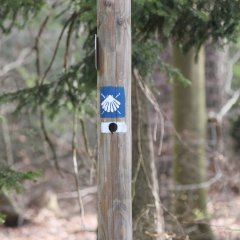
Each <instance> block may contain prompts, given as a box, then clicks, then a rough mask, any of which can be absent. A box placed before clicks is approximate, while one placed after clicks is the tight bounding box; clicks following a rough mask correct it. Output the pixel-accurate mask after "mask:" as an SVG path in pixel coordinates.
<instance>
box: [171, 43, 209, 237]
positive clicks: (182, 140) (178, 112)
mask: <svg viewBox="0 0 240 240" xmlns="http://www.w3.org/2000/svg"><path fill="white" fill-rule="evenodd" d="M195 55H196V52H195V50H194V49H191V50H190V51H189V52H188V53H187V54H185V55H183V54H182V53H181V51H180V50H179V49H178V48H177V47H174V50H173V62H174V65H175V67H177V68H178V69H180V70H181V72H182V73H183V74H184V75H185V77H187V78H188V79H189V80H190V81H191V86H183V84H181V83H180V82H179V81H177V79H176V81H175V83H174V86H173V108H174V126H175V129H176V131H177V133H178V136H176V135H175V138H174V163H173V179H174V184H175V186H176V187H177V186H186V185H189V184H195V186H196V189H194V190H190V189H187V190H185V189H184V190H183V188H182V190H181V188H179V189H178V191H175V192H174V196H173V207H174V213H175V214H176V217H177V218H178V221H179V222H180V224H181V225H182V227H183V230H184V232H185V234H186V235H188V236H189V237H190V239H191V240H212V239H214V237H213V234H212V231H211V228H210V225H209V220H208V217H207V207H206V201H207V193H206V190H205V189H203V188H201V187H200V186H199V187H198V184H200V183H202V182H204V181H205V179H206V159H205V141H206V140H205V138H206V120H207V118H206V106H205V77H204V74H205V73H204V52H203V49H201V50H200V52H199V55H198V58H197V60H196V58H195V57H196V56H195ZM183 239H185V238H183Z"/></svg>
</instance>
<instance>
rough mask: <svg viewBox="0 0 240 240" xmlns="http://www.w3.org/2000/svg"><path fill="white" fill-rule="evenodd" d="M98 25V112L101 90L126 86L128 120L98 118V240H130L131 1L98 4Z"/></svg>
mask: <svg viewBox="0 0 240 240" xmlns="http://www.w3.org/2000/svg"><path fill="white" fill-rule="evenodd" d="M97 25H98V39H99V42H98V43H99V51H98V53H99V56H98V60H99V65H98V66H99V69H98V109H100V108H99V89H100V87H102V86H123V87H124V88H125V96H126V117H125V118H121V119H117V118H113V119H100V112H99V114H98V133H99V134H98V136H99V137H98V224H99V225H98V240H131V239H132V206H131V205H132V201H131V155H132V149H131V142H132V141H131V1H130V0H122V1H119V0H98V19H97ZM98 111H100V110H98ZM104 121H112V122H115V121H124V122H126V124H127V126H128V131H127V133H113V134H103V133H100V124H101V122H104Z"/></svg>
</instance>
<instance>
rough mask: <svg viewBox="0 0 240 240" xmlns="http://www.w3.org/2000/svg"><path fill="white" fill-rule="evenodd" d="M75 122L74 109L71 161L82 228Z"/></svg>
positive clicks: (76, 117) (82, 210) (82, 217)
mask: <svg viewBox="0 0 240 240" xmlns="http://www.w3.org/2000/svg"><path fill="white" fill-rule="evenodd" d="M77 120H78V111H77V109H75V110H74V115H73V136H72V160H73V167H74V176H75V182H76V186H77V194H78V203H79V207H80V211H81V221H82V225H83V226H84V206H83V201H82V197H81V191H80V181H79V172H78V162H77V125H78V124H77Z"/></svg>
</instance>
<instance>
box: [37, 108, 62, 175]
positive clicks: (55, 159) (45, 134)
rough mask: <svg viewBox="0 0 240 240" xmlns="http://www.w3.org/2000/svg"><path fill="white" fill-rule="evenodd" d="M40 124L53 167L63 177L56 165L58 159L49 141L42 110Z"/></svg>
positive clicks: (57, 164)
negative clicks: (51, 157) (51, 156)
mask: <svg viewBox="0 0 240 240" xmlns="http://www.w3.org/2000/svg"><path fill="white" fill-rule="evenodd" d="M40 124H41V129H42V132H43V135H44V138H45V141H46V142H47V144H48V146H49V147H50V150H51V152H52V155H53V161H54V165H55V167H56V169H57V171H58V172H59V174H60V175H61V176H63V175H62V171H61V168H60V166H59V163H58V158H57V153H56V150H55V147H54V145H53V143H52V141H51V139H50V137H49V135H48V132H47V129H46V125H45V117H44V112H43V110H42V109H41V110H40Z"/></svg>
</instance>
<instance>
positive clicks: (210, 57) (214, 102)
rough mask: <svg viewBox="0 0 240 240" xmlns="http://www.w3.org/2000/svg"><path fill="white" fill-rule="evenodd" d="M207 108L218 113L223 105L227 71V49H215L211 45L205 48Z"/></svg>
mask: <svg viewBox="0 0 240 240" xmlns="http://www.w3.org/2000/svg"><path fill="white" fill-rule="evenodd" d="M205 53H206V56H207V57H206V61H205V69H206V93H207V94H206V99H207V108H208V109H209V110H213V111H219V110H220V109H221V107H222V106H223V104H224V99H225V91H224V90H225V88H224V87H225V84H226V80H227V71H228V47H227V46H225V47H224V48H223V49H216V48H215V47H214V46H213V45H212V44H211V43H209V44H207V45H206V47H205Z"/></svg>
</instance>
